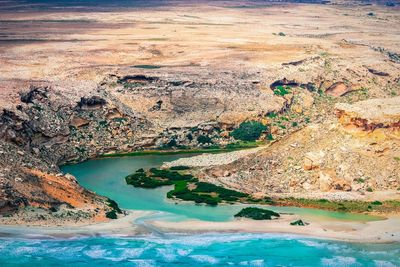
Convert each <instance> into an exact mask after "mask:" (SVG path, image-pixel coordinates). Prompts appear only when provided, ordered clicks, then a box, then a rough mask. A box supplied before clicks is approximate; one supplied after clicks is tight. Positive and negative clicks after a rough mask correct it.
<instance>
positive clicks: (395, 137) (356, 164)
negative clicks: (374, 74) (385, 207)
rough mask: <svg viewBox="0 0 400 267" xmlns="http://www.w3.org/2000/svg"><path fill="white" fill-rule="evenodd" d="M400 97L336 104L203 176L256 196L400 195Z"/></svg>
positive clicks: (338, 196) (362, 197) (347, 197)
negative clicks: (327, 114)
mask: <svg viewBox="0 0 400 267" xmlns="http://www.w3.org/2000/svg"><path fill="white" fill-rule="evenodd" d="M399 108H400V97H395V98H389V99H371V100H366V101H361V102H357V103H355V104H342V103H340V104H336V106H335V110H336V114H337V116H338V118H337V119H334V120H326V121H324V122H322V123H312V124H310V125H308V126H307V127H305V128H303V129H301V130H299V131H297V132H295V133H293V134H291V135H289V136H287V137H285V138H283V139H281V140H279V141H276V142H275V143H273V144H272V145H270V146H269V147H268V148H266V149H264V150H262V151H260V152H258V153H256V154H252V155H250V156H247V157H245V158H243V159H240V160H237V161H235V162H233V163H231V164H228V165H224V166H217V167H212V168H207V169H205V170H204V171H203V178H204V179H206V180H208V181H211V182H214V183H219V184H223V185H225V186H227V187H229V188H235V189H238V190H242V191H245V192H248V193H253V194H256V195H268V196H271V195H273V196H280V197H283V196H296V197H300V196H301V197H311V198H328V199H369V198H373V197H375V198H382V199H387V198H396V199H399V198H400V194H399V190H400V135H399V134H400V124H399V123H400V117H399V116H400V110H399Z"/></svg>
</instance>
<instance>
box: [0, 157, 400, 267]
mask: <svg viewBox="0 0 400 267" xmlns="http://www.w3.org/2000/svg"><path fill="white" fill-rule="evenodd" d="M179 157H182V156H179V155H175V156H144V157H132V158H114V159H102V160H93V161H88V162H84V163H82V164H78V165H72V166H64V167H63V170H64V171H65V172H70V173H72V174H74V175H75V176H76V177H77V178H78V180H79V182H80V183H81V184H82V185H83V186H85V187H86V188H88V189H91V190H93V191H96V192H97V193H99V194H102V195H105V196H108V197H110V198H112V199H114V200H116V201H117V202H118V203H119V204H120V206H121V207H122V208H125V209H141V210H157V211H162V212H164V213H165V214H166V215H160V214H157V215H155V216H159V217H160V218H166V217H168V218H170V219H171V218H172V219H173V220H184V219H202V220H210V221H226V220H231V219H232V218H233V215H234V214H235V213H236V212H237V211H238V210H240V209H241V208H242V206H239V205H233V206H230V205H221V206H218V207H209V206H203V205H194V204H192V203H184V204H182V203H179V204H175V203H174V202H170V201H167V200H166V198H165V193H166V192H167V191H168V190H169V188H168V187H165V188H161V189H155V190H154V189H150V190H145V189H137V188H134V187H132V186H128V185H126V184H125V181H124V179H123V178H124V177H125V176H126V175H127V174H129V173H131V172H133V171H135V170H136V169H138V168H141V167H144V168H148V167H153V166H159V165H160V164H161V163H162V162H163V161H167V160H173V159H176V158H179ZM272 209H275V210H278V211H281V212H282V211H285V212H294V213H296V214H299V215H301V217H303V218H307V217H315V216H318V217H323V218H329V219H338V220H358V221H367V220H371V219H374V218H373V217H369V216H363V215H352V214H346V213H336V212H326V211H320V210H312V209H300V208H278V207H273V208H272ZM143 220H146V218H141V219H139V220H138V221H137V223H141V222H142V221H143ZM116 265H118V266H377V267H380V266H382V267H383V266H400V244H399V243H396V244H352V243H345V242H335V241H325V240H317V239H311V238H305V237H299V236H289V235H268V234H244V233H242V234H239V233H238V234H224V233H209V234H191V235H181V234H179V235H178V234H163V233H159V232H157V231H155V232H154V234H150V235H146V236H138V237H129V238H127V237H117V236H97V237H84V238H83V237H79V236H77V237H75V238H72V239H51V238H48V237H43V238H35V239H32V238H30V239H28V238H25V239H24V238H22V239H21V238H10V237H6V238H0V267H2V266H29V267H30V266H69V267H70V266H75V267H79V266H116Z"/></svg>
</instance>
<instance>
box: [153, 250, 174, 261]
mask: <svg viewBox="0 0 400 267" xmlns="http://www.w3.org/2000/svg"><path fill="white" fill-rule="evenodd" d="M157 255H158V256H160V257H161V258H163V260H165V261H167V262H172V261H174V260H175V259H176V254H175V250H174V249H172V248H158V249H157Z"/></svg>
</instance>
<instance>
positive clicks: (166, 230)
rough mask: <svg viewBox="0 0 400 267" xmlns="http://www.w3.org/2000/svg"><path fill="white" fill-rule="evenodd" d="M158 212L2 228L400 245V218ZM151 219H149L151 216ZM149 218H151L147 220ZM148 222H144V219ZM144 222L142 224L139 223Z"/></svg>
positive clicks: (1, 232)
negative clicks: (210, 216)
mask: <svg viewBox="0 0 400 267" xmlns="http://www.w3.org/2000/svg"><path fill="white" fill-rule="evenodd" d="M154 214H157V212H156V211H139V210H129V211H128V214H127V215H126V216H124V217H121V218H119V219H116V220H110V221H108V222H102V223H95V224H88V225H84V226H62V227H42V226H21V225H13V226H10V225H0V238H26V239H54V238H56V239H57V238H61V239H63V238H65V239H69V238H77V237H78V238H79V237H98V236H103V237H104V236H114V237H139V236H143V235H151V234H156V235H162V234H187V235H197V234H207V233H209V234H212V233H216V234H226V233H234V234H241V233H243V234H244V233H246V234H276V235H295V236H299V237H305V238H315V239H325V240H334V241H342V242H351V243H397V242H400V227H398V225H400V216H388V217H387V218H386V219H383V220H379V221H370V222H357V221H337V220H326V219H316V218H315V219H313V220H306V222H307V223H309V225H306V226H292V225H290V222H293V221H295V220H298V219H300V216H299V215H287V214H283V215H282V216H281V218H279V219H274V220H261V221H257V220H251V219H243V218H241V219H234V220H232V221H224V222H211V221H200V220H191V219H189V220H184V221H179V222H172V221H166V220H158V219H151V217H152V215H154ZM148 216H149V217H148ZM146 217H148V219H146ZM141 219H144V220H141ZM139 220H140V221H141V223H138V221H139Z"/></svg>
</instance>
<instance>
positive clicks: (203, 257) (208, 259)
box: [190, 255, 219, 264]
mask: <svg viewBox="0 0 400 267" xmlns="http://www.w3.org/2000/svg"><path fill="white" fill-rule="evenodd" d="M190 258H192V259H194V260H196V261H198V262H203V263H209V264H217V263H218V262H219V261H218V259H216V258H214V257H211V256H208V255H191V256H190Z"/></svg>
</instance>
